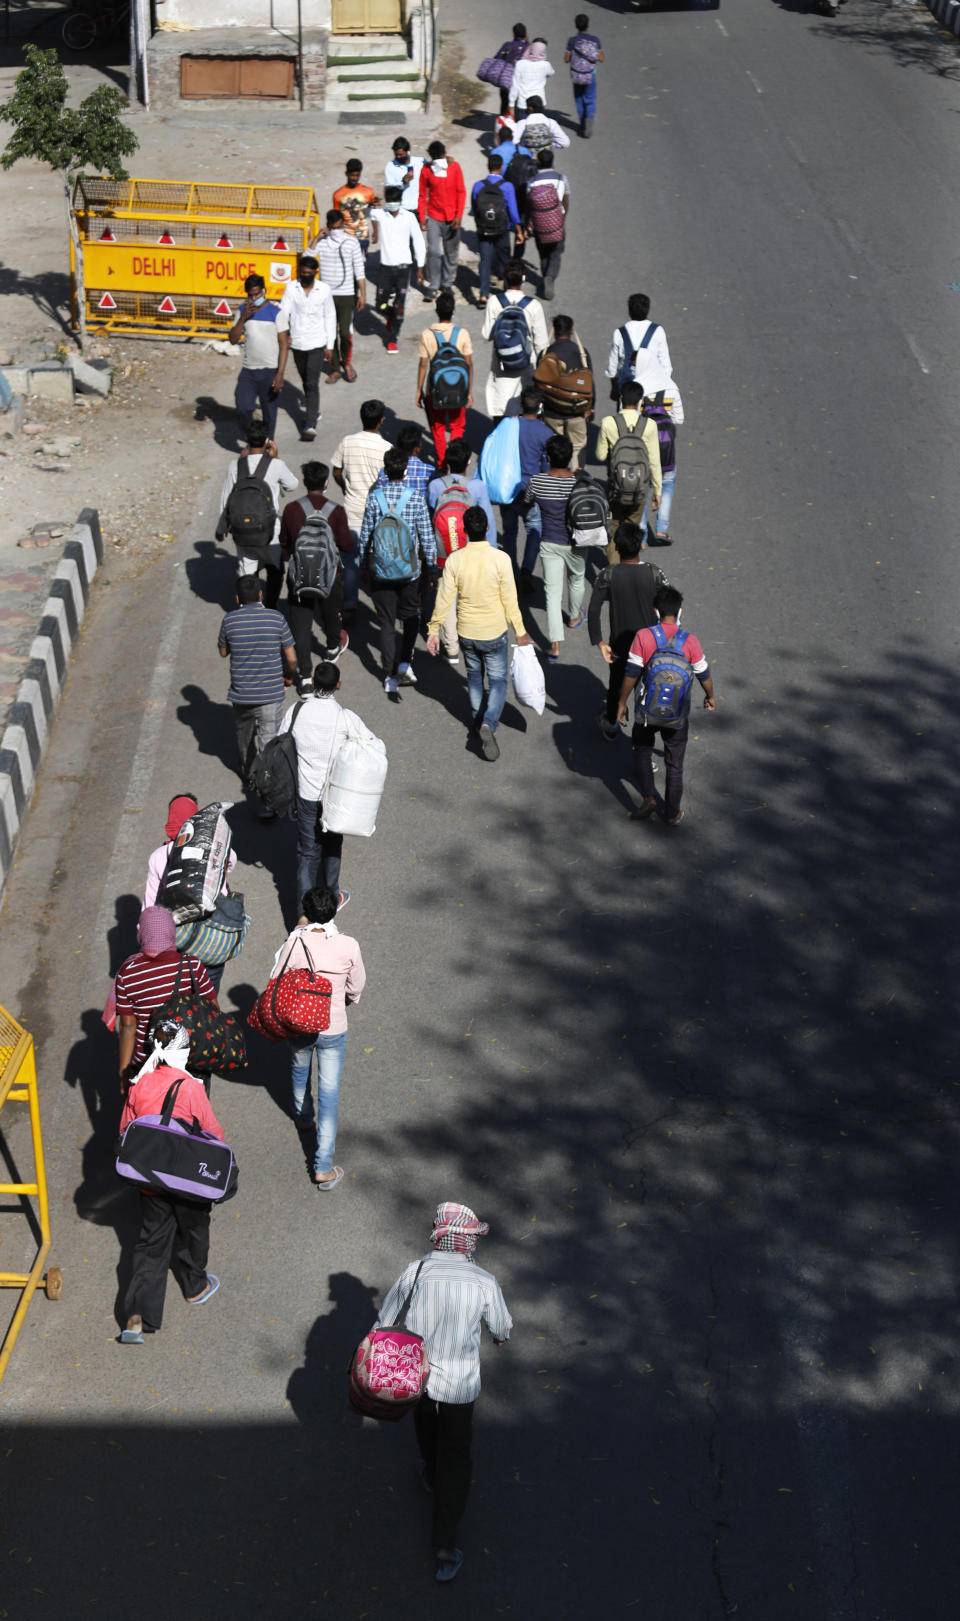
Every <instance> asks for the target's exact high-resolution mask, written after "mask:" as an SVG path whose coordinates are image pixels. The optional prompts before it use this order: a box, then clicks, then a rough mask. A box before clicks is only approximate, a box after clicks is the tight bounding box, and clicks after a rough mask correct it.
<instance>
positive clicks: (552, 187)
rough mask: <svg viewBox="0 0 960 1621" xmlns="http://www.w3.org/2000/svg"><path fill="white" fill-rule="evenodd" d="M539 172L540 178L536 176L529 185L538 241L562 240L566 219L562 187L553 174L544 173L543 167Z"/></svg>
mask: <svg viewBox="0 0 960 1621" xmlns="http://www.w3.org/2000/svg"><path fill="white" fill-rule="evenodd" d="M539 174H540V176H541V178H540V179H537V178H534V179H533V180H531V181H530V182H529V183H528V185H527V208H528V209H529V211H530V218H531V222H532V224H533V234H534V236H535V237H536V239H537V241H538V242H562V241H563V234H564V227H565V224H566V221H565V218H564V212H563V202H562V200H561V197H560V188H559V186H558V185H557V182H556V179H555V178H554V176H553V175H551V174H544V171H543V170H542V169H541V170H540V171H539Z"/></svg>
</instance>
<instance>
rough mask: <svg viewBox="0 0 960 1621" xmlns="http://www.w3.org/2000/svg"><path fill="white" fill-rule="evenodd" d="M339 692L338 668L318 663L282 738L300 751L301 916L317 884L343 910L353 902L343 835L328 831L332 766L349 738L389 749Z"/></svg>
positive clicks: (284, 726)
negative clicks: (326, 795) (326, 801)
mask: <svg viewBox="0 0 960 1621" xmlns="http://www.w3.org/2000/svg"><path fill="white" fill-rule="evenodd" d="M339 691H340V671H339V670H338V669H337V666H336V665H335V664H332V663H330V661H329V660H327V661H326V662H324V663H323V664H318V665H317V667H316V669H315V670H314V672H313V680H312V682H311V683H310V690H309V693H307V694H305V695H304V696H303V697H302V698H301V701H300V702H299V703H296V704H293V705H291V707H290V708H289V709H288V710H287V712H286V714H285V715H284V717H283V724H282V726H281V727H280V735H281V736H284V735H285V734H286V733H289V735H290V736H291V737H292V739H293V742H294V746H295V748H296V751H297V893H296V898H295V905H296V910H297V913H299V910H300V907H301V906H302V904H303V897H304V895H306V893H307V891H308V890H310V889H312V888H313V886H314V884H317V883H322V884H324V885H326V887H327V888H329V889H332V890H335V891H339V892H340V897H341V898H340V904H341V906H346V904H347V901H348V900H349V899H350V895H349V892H348V891H346V890H343V891H341V890H340V860H341V856H342V854H343V834H342V833H325V832H324V830H323V791H324V788H325V787H326V782H327V778H328V776H329V774H330V764H331V761H332V760H333V758H334V755H335V754H336V752H337V750H338V749H339V748H340V746H341V744H343V743H345V742H346V741H347V739H348V738H349V739H352V740H353V741H355V742H358V743H371V744H375V745H376V746H377V747H378V748H380V749H382V748H383V744H382V743H381V742H380V739H379V738H378V737H375V736H374V734H373V732H371V731H370V729H369V727H367V726H365V725H364V723H363V721H362V720H361V719H360V716H359V715H355V714H354V712H353V710H352V709H344V708H343V706H342V704H340V703H338V702H337V697H336V694H337V693H338V692H339Z"/></svg>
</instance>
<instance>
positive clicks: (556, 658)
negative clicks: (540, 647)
mask: <svg viewBox="0 0 960 1621" xmlns="http://www.w3.org/2000/svg"><path fill="white" fill-rule="evenodd" d="M547 658H548V659H549V661H550V663H551V664H559V662H560V654H559V653H548V654H547Z"/></svg>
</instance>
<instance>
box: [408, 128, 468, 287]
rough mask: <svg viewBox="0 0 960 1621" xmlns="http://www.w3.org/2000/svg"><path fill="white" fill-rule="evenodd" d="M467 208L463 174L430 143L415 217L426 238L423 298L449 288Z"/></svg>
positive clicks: (440, 144) (438, 146)
mask: <svg viewBox="0 0 960 1621" xmlns="http://www.w3.org/2000/svg"><path fill="white" fill-rule="evenodd" d="M466 206H467V188H466V186H465V185H464V183H463V170H462V169H461V167H460V165H459V163H457V161H456V160H455V159H454V158H448V157H447V149H446V147H445V146H444V144H443V142H442V141H431V142H430V145H429V146H428V147H427V162H426V163H425V164H424V166H423V168H422V169H421V170H420V206H419V208H418V209H417V216H418V218H419V220H420V225H421V227H422V229H423V230H425V231H426V234H427V281H428V283H429V287H425V288H424V290H423V296H424V298H433V297H434V296H435V295H436V293H437V291H438V290H439V289H440V288H441V287H452V286H453V285H454V282H455V281H456V278H457V263H458V260H459V258H460V226H461V225H462V223H463V211H464V209H465V208H466Z"/></svg>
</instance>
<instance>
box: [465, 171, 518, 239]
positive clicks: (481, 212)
mask: <svg viewBox="0 0 960 1621" xmlns="http://www.w3.org/2000/svg"><path fill="white" fill-rule="evenodd" d="M473 217H474V219H475V220H476V222H477V232H478V234H479V235H480V236H483V237H490V238H496V237H498V236H503V234H504V232H505V231H506V229H507V226H508V225H509V223H510V222H509V220H508V219H507V205H506V202H505V201H504V196H503V184H502V182H500V183H499V184H498V183H497V181H495V180H485V181H484V182H483V184H482V186H481V187H480V190H479V191H478V192H477V195H476V197H475V198H474V201H473Z"/></svg>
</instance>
